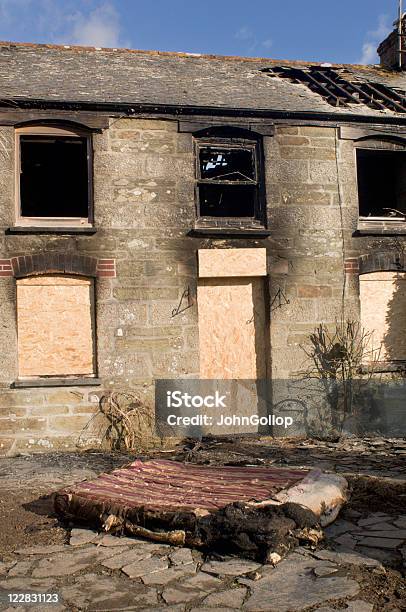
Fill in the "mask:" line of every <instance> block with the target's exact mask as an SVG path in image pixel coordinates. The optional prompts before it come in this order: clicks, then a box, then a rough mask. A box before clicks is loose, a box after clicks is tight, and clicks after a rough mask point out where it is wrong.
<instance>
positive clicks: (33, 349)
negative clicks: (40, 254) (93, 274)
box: [17, 275, 95, 377]
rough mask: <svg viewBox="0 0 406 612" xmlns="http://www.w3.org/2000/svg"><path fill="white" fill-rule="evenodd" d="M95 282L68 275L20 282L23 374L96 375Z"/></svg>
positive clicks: (19, 315)
mask: <svg viewBox="0 0 406 612" xmlns="http://www.w3.org/2000/svg"><path fill="white" fill-rule="evenodd" d="M92 303H93V282H92V280H91V279H88V278H81V277H70V276H59V275H50V276H37V277H30V278H23V279H20V280H18V281H17V325H18V365H19V376H20V377H30V376H59V377H61V376H91V375H94V371H95V367H94V350H93V347H94V322H93V308H92Z"/></svg>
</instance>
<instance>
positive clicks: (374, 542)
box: [359, 537, 403, 550]
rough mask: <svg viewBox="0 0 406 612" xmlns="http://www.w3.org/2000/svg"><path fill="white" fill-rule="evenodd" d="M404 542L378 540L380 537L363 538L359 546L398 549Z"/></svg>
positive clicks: (385, 538) (385, 539)
mask: <svg viewBox="0 0 406 612" xmlns="http://www.w3.org/2000/svg"><path fill="white" fill-rule="evenodd" d="M402 542H403V540H390V539H389V538H387V537H384V538H378V537H367V538H362V539H361V540H360V541H359V546H366V547H369V546H371V547H372V548H390V549H393V550H394V549H396V548H398V547H399V546H400V545H401V544H402Z"/></svg>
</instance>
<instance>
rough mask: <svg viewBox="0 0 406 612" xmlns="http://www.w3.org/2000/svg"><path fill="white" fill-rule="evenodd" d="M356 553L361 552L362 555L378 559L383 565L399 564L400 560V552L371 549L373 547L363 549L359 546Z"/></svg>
mask: <svg viewBox="0 0 406 612" xmlns="http://www.w3.org/2000/svg"><path fill="white" fill-rule="evenodd" d="M355 551H356V552H359V553H360V554H361V555H365V556H368V557H372V558H373V559H377V560H378V561H380V562H381V563H387V564H389V563H397V562H398V561H399V559H400V554H399V551H397V550H390V549H387V548H371V547H365V548H364V547H362V546H357V547H356V549H355Z"/></svg>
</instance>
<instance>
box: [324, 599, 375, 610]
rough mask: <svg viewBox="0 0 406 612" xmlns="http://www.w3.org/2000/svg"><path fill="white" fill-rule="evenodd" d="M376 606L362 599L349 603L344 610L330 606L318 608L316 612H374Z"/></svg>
mask: <svg viewBox="0 0 406 612" xmlns="http://www.w3.org/2000/svg"><path fill="white" fill-rule="evenodd" d="M373 609H374V606H373V604H370V603H368V602H366V601H362V600H361V599H355V600H353V601H348V602H347V603H346V604H345V607H344V608H339V610H337V608H330V607H329V606H323V607H322V608H317V610H316V611H315V612H373Z"/></svg>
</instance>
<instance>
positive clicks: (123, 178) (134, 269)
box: [0, 118, 394, 452]
mask: <svg viewBox="0 0 406 612" xmlns="http://www.w3.org/2000/svg"><path fill="white" fill-rule="evenodd" d="M0 145H1V146H0V224H1V228H0V229H1V230H2V231H1V234H0V304H1V321H2V325H1V326H0V342H1V346H2V352H1V353H0V385H1V389H0V391H1V393H0V411H1V417H0V444H1V445H2V446H1V447H0V448H1V450H2V451H3V452H18V451H30V452H31V451H35V450H43V449H44V448H46V449H57V448H67V447H69V448H72V447H74V446H75V445H76V444H77V442H78V439H79V436H80V444H82V445H84V446H86V445H94V444H95V441H96V440H97V439H98V438H100V432H101V431H102V428H103V422H102V421H101V420H100V419H93V420H92V422H91V425H90V426H89V427H87V428H86V429H85V431H83V428H85V427H86V425H87V423H88V422H89V420H90V419H91V418H92V417H93V416H94V413H95V412H96V411H97V403H98V398H99V397H100V396H101V395H102V394H104V393H105V392H106V391H108V390H116V391H121V390H125V389H131V390H133V391H134V392H135V393H137V394H138V395H139V396H140V397H141V398H142V399H143V401H145V402H146V403H147V404H148V405H151V406H152V405H153V396H154V388H153V381H154V379H155V378H183V377H190V378H193V377H198V376H199V349H198V343H199V338H198V319H197V315H198V308H197V306H196V305H194V306H193V307H191V308H189V309H187V310H186V311H184V312H183V313H182V314H180V315H178V316H176V317H172V316H171V315H172V310H173V309H174V308H176V306H177V305H178V303H179V301H180V299H181V297H182V294H183V292H184V290H185V289H187V288H189V289H190V291H191V294H192V295H194V296H195V295H196V291H197V251H198V249H199V248H201V249H202V248H206V249H207V248H223V249H224V248H244V247H245V248H257V247H265V248H266V250H267V260H268V279H267V281H268V282H267V284H268V289H269V296H268V302H267V303H268V304H270V310H271V314H270V321H271V323H270V332H269V333H270V347H271V351H270V353H271V357H270V361H271V363H269V364H267V365H268V372H269V375H272V377H273V378H277V379H284V378H289V377H291V376H292V375H293V374H294V373H295V372H297V371H298V370H299V369H301V368H302V366H303V362H304V352H303V350H302V348H301V345H302V344H303V343H306V342H307V339H308V335H309V333H310V332H311V331H313V329H314V327H315V326H316V325H317V324H318V323H320V322H325V323H327V324H331V325H333V324H334V322H335V320H336V319H337V318H339V317H340V315H341V313H342V309H343V308H344V311H345V314H346V315H347V316H350V317H354V318H358V317H359V297H358V296H359V287H358V276H357V274H356V272H357V266H356V264H355V263H354V267H352V264H351V265H350V264H349V263H347V264H346V266H344V260H348V261H351V258H352V260H353V261H354V262H357V261H358V259H357V258H358V257H359V256H360V255H365V254H368V253H373V252H374V251H376V250H381V251H382V250H390V249H391V248H393V244H394V243H393V240H392V239H391V238H388V237H378V238H373V237H353V232H354V230H355V229H356V224H357V211H358V203H357V193H356V175H355V159H354V155H353V144H352V142H351V141H341V140H339V139H338V136H337V129H336V128H333V127H321V126H314V127H304V126H295V125H289V126H287V125H280V126H276V134H275V136H267V137H264V152H265V172H266V175H265V178H266V194H267V213H268V227H269V229H270V230H271V236H270V237H269V238H266V239H259V238H258V239H254V238H246V239H245V238H244V239H242V238H238V239H237V238H234V239H231V238H224V237H223V238H221V239H220V238H212V239H210V238H192V237H189V236H187V233H188V232H189V230H190V229H191V228H192V227H193V226H194V221H195V202H194V171H195V164H194V152H193V138H192V135H191V134H185V133H178V124H177V121H173V120H172V121H171V120H151V119H148V120H147V119H136V118H131V119H130V118H127V119H117V118H114V119H111V125H110V128H109V129H108V130H105V131H104V132H103V133H98V134H94V136H93V145H94V216H95V226H96V228H97V233H96V234H95V235H93V236H79V235H74V236H68V235H45V234H38V235H31V236H30V235H5V233H4V230H6V228H8V227H10V226H12V225H13V223H14V133H13V128H11V127H0ZM38 253H53V254H57V253H71V254H80V255H86V256H88V257H91V258H94V259H95V260H104V261H106V262H107V263H106V264H101V266H99V268H98V269H99V270H101V271H104V272H106V273H105V274H104V275H103V276H102V275H101V274H98V275H97V278H96V279H95V303H96V333H97V374H98V377H99V378H100V381H101V384H100V385H94V386H90V387H68V388H66V389H58V388H55V389H43V388H30V389H13V388H10V385H11V384H12V383H13V381H15V380H16V379H17V375H18V371H17V329H16V306H15V300H16V281H15V278H13V277H12V276H10V264H9V263H7V262H9V261H10V259H11V258H15V257H18V256H23V255H35V254H38ZM3 260H4V262H5V263H3ZM113 263H115V265H116V274H115V272H114V270H113ZM3 266H4V267H3ZM106 266H107V267H106ZM352 272H354V273H352ZM287 302H288V303H287Z"/></svg>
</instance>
